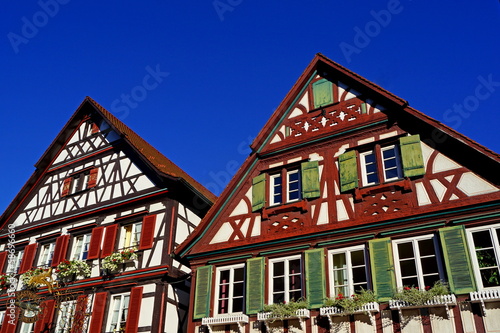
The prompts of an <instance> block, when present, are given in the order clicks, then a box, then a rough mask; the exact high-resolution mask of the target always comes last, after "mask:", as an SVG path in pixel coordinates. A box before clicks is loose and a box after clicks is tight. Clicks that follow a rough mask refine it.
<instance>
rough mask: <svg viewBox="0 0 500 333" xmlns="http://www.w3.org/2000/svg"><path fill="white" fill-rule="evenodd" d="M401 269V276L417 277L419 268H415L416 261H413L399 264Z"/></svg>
mask: <svg viewBox="0 0 500 333" xmlns="http://www.w3.org/2000/svg"><path fill="white" fill-rule="evenodd" d="M399 265H400V267H401V276H403V277H406V276H413V275H417V268H416V266H415V261H413V260H405V261H401V262H400V263H399Z"/></svg>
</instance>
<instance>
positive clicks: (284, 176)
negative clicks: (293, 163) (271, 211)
mask: <svg viewBox="0 0 500 333" xmlns="http://www.w3.org/2000/svg"><path fill="white" fill-rule="evenodd" d="M293 174H297V175H298V179H297V180H296V181H295V182H297V183H298V189H296V190H290V184H291V183H292V181H291V180H290V177H291V175H293ZM279 177H281V183H280V184H277V183H276V180H277V179H278V178H279ZM277 185H281V193H279V194H280V195H281V201H275V198H274V195H275V194H276V188H277V187H278V186H277ZM293 192H298V196H297V198H296V199H291V198H290V195H291V194H292V193H293ZM301 199H302V179H301V174H300V168H290V169H281V170H280V171H279V172H276V173H272V174H269V202H270V206H277V205H282V204H287V203H290V202H297V201H300V200H301Z"/></svg>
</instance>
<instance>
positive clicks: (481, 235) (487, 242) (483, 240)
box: [472, 230, 493, 249]
mask: <svg viewBox="0 0 500 333" xmlns="http://www.w3.org/2000/svg"><path fill="white" fill-rule="evenodd" d="M472 237H473V239H474V246H475V247H476V249H482V248H485V247H493V243H492V241H491V237H490V232H489V231H488V230H485V231H480V232H475V233H473V234H472Z"/></svg>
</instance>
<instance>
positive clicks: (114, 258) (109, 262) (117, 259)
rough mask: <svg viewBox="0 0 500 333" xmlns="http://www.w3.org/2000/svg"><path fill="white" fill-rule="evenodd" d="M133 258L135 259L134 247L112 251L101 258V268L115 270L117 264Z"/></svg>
mask: <svg viewBox="0 0 500 333" xmlns="http://www.w3.org/2000/svg"><path fill="white" fill-rule="evenodd" d="M135 259H137V253H135V249H133V248H130V249H126V250H123V251H120V252H114V253H112V254H110V255H109V256H107V257H105V258H104V259H103V260H102V268H104V269H107V270H110V271H116V270H117V269H118V265H120V264H123V263H124V262H126V261H128V260H135Z"/></svg>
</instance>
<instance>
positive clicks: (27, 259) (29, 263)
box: [19, 243, 38, 274]
mask: <svg viewBox="0 0 500 333" xmlns="http://www.w3.org/2000/svg"><path fill="white" fill-rule="evenodd" d="M37 245H38V244H37V243H34V244H29V245H26V247H25V248H24V254H23V259H22V261H21V267H19V274H23V273H24V272H26V271H28V270H30V269H31V268H32V267H33V261H34V260H35V254H36V247H37Z"/></svg>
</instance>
